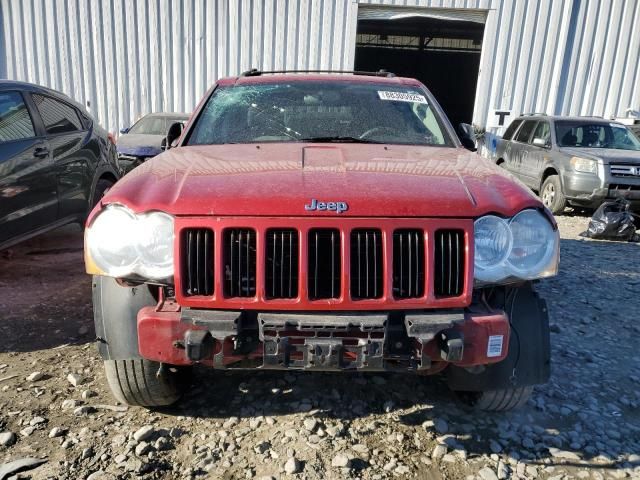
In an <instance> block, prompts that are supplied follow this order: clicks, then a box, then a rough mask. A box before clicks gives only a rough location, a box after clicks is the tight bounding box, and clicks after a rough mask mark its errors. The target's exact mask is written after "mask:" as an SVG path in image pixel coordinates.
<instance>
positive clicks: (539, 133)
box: [531, 122, 551, 145]
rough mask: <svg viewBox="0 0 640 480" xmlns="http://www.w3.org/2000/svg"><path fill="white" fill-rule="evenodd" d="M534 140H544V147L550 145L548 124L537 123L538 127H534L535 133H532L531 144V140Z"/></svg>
mask: <svg viewBox="0 0 640 480" xmlns="http://www.w3.org/2000/svg"><path fill="white" fill-rule="evenodd" d="M535 138H540V139H542V140H544V144H545V145H549V144H551V128H550V127H549V122H538V126H537V127H536V131H535V132H533V137H531V141H532V142H533V139H535Z"/></svg>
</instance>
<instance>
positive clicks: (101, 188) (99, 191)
mask: <svg viewBox="0 0 640 480" xmlns="http://www.w3.org/2000/svg"><path fill="white" fill-rule="evenodd" d="M112 186H113V182H112V181H111V180H107V179H106V178H101V179H100V180H98V183H96V189H95V190H94V192H93V198H92V199H91V205H90V206H89V207H90V208H89V210H90V211H91V209H92V208H93V207H95V206H96V205H97V203H98V202H99V201H100V199H101V198H102V197H104V196H105V194H106V193H107V192H108V191H109V189H110V188H111V187H112Z"/></svg>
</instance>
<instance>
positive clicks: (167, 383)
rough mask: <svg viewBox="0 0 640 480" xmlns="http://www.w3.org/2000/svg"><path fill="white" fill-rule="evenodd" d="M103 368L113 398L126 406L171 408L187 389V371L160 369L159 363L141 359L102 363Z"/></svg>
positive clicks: (182, 369)
mask: <svg viewBox="0 0 640 480" xmlns="http://www.w3.org/2000/svg"><path fill="white" fill-rule="evenodd" d="M104 368H105V373H106V375H107V382H108V383H109V387H110V388H111V392H112V393H113V396H114V397H115V398H116V400H118V401H119V402H120V403H124V404H127V405H133V406H138V407H164V406H168V405H172V404H174V403H175V402H177V401H178V400H179V399H180V397H182V394H183V393H184V391H185V390H186V387H187V385H188V381H187V380H186V379H187V378H188V377H189V375H188V373H189V369H188V368H186V369H185V368H176V367H171V366H168V365H166V366H164V365H163V368H162V369H161V368H160V364H159V363H157V362H152V361H149V360H145V359H143V358H132V359H129V360H105V362H104ZM185 373H186V375H185Z"/></svg>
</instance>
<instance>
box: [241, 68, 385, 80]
mask: <svg viewBox="0 0 640 480" xmlns="http://www.w3.org/2000/svg"><path fill="white" fill-rule="evenodd" d="M281 73H348V74H351V75H367V76H371V77H387V78H393V77H395V76H396V75H395V74H394V73H391V72H388V71H386V70H378V71H377V72H364V71H360V70H271V71H262V70H258V69H257V68H252V69H251V70H247V71H246V72H242V73H241V74H240V76H241V77H259V76H260V75H267V74H281Z"/></svg>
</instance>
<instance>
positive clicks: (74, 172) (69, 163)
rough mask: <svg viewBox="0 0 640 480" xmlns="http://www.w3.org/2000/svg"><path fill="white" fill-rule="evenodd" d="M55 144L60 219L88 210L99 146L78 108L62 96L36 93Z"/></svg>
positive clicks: (43, 121)
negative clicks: (92, 138)
mask: <svg viewBox="0 0 640 480" xmlns="http://www.w3.org/2000/svg"><path fill="white" fill-rule="evenodd" d="M32 98H33V101H34V103H35V105H36V107H37V109H38V112H39V113H40V116H41V118H42V123H43V125H44V129H45V132H46V135H47V139H48V140H49V144H50V146H51V154H52V155H53V162H54V164H55V171H56V183H57V191H58V219H60V220H62V219H71V218H73V217H77V218H78V219H80V218H83V217H84V215H86V213H87V209H88V204H89V195H90V192H91V185H92V180H93V175H92V172H93V170H94V168H93V167H94V165H95V164H96V162H97V161H98V159H99V147H98V146H97V145H93V143H95V142H92V140H91V132H90V131H89V126H88V122H86V121H85V120H84V119H83V118H82V117H81V115H80V114H79V112H78V111H77V109H76V108H75V107H74V106H73V105H71V104H69V103H66V102H64V101H62V100H60V99H58V98H54V97H52V96H48V95H44V94H33V95H32Z"/></svg>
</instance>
